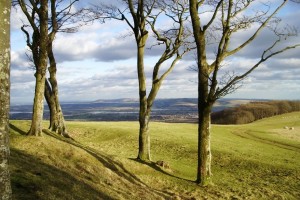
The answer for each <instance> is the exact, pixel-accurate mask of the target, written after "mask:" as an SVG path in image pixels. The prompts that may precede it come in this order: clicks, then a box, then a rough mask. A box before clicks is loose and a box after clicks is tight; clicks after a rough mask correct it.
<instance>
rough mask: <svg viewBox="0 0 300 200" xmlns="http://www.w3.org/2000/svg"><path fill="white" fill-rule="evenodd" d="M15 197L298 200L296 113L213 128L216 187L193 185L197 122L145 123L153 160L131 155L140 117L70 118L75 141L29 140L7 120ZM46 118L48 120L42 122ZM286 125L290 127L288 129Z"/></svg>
mask: <svg viewBox="0 0 300 200" xmlns="http://www.w3.org/2000/svg"><path fill="white" fill-rule="evenodd" d="M11 124H12V129H11V161H10V166H11V176H12V186H13V198H14V199H76V200H79V199H91V200H94V199H299V197H300V167H299V166H300V113H299V112H295V113H290V114H286V115H281V116H276V117H273V118H268V119H263V120H260V121H257V122H255V123H252V124H248V125H234V126H233V125H231V126H224V125H214V126H212V153H213V165H212V170H213V182H214V185H213V186H209V187H206V188H202V187H199V186H197V185H196V184H195V183H194V180H195V177H196V163H197V160H196V158H197V125H195V124H171V123H170V124H168V123H159V122H155V123H154V122H152V123H151V124H150V132H151V142H152V143H151V149H152V152H151V153H152V160H153V161H157V160H164V161H166V162H168V163H169V165H170V169H166V170H164V169H161V168H159V167H157V166H155V165H154V164H151V163H149V164H143V163H140V162H137V161H136V160H135V158H136V156H137V151H138V143H137V139H138V123H137V122H68V123H67V126H68V131H69V132H70V135H71V136H72V137H73V138H74V141H73V140H70V139H64V138H60V137H57V136H55V135H52V134H44V136H43V137H27V136H24V135H23V134H24V133H25V132H26V131H27V130H28V128H29V125H30V122H29V121H11ZM46 126H47V123H46V122H45V127H46ZM284 126H289V127H294V128H295V129H294V130H285V129H283V127H284Z"/></svg>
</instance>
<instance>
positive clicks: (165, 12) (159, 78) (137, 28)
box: [96, 0, 190, 161]
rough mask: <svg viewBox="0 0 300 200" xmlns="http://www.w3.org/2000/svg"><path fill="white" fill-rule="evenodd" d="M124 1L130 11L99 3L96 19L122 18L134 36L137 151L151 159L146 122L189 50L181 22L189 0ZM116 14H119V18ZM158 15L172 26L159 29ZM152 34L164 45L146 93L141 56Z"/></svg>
mask: <svg viewBox="0 0 300 200" xmlns="http://www.w3.org/2000/svg"><path fill="white" fill-rule="evenodd" d="M123 2H125V4H126V7H127V8H128V9H126V10H125V11H127V10H129V13H125V11H124V12H121V11H120V9H117V8H113V7H111V6H109V7H106V8H108V9H107V10H105V9H104V10H103V8H104V6H101V7H100V12H98V13H100V16H98V18H101V19H105V18H106V17H107V18H115V19H118V20H123V21H125V22H126V23H127V25H128V26H129V27H130V29H131V30H132V32H133V35H134V37H135V42H136V48H137V75H138V84H139V103H140V109H139V125H140V128H139V151H138V156H137V158H138V159H139V160H143V161H150V160H151V155H150V133H149V121H150V115H151V109H152V105H153V102H154V100H155V98H156V96H157V93H158V91H159V89H160V87H161V85H162V82H163V81H164V79H165V78H166V77H167V75H168V74H169V73H170V72H171V71H172V70H173V68H174V66H175V65H176V63H177V62H178V60H180V59H181V58H182V56H183V55H184V54H185V53H186V52H188V51H189V50H190V47H189V43H188V42H187V40H186V38H187V37H188V36H189V34H188V33H187V31H185V28H186V27H185V23H184V22H185V21H186V20H187V19H188V16H187V13H188V3H187V1H186V0H164V1H157V0H152V1H144V0H138V1H133V0H123ZM105 14H106V17H105ZM107 14H108V15H107ZM119 15H121V16H120V17H119ZM160 17H164V18H165V19H166V18H168V19H169V20H171V21H172V24H173V25H172V26H170V27H163V28H160V29H159V27H158V26H157V21H158V20H159V18H160ZM96 18H97V17H96ZM151 33H152V34H153V36H154V37H155V38H156V41H157V42H156V43H155V44H154V46H155V45H160V46H163V48H162V53H161V55H160V56H159V58H158V60H157V62H156V64H155V65H154V66H153V75H152V85H151V88H150V92H149V93H148V94H147V91H146V73H145V61H144V57H145V49H146V47H147V41H148V38H149V35H150V34H151ZM168 60H170V61H171V64H170V65H169V66H168V68H167V69H166V70H165V71H162V70H161V66H162V65H163V64H164V63H166V61H168Z"/></svg>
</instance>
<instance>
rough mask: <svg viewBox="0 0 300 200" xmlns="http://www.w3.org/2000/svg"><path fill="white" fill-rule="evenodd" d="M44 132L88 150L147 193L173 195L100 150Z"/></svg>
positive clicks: (161, 195) (157, 195)
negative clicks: (150, 184) (145, 180)
mask: <svg viewBox="0 0 300 200" xmlns="http://www.w3.org/2000/svg"><path fill="white" fill-rule="evenodd" d="M43 132H44V133H45V134H47V135H49V136H51V137H54V138H56V139H58V140H60V141H63V142H66V143H68V144H71V145H73V146H75V147H78V148H80V149H82V150H84V151H85V152H87V153H88V154H90V155H91V156H93V157H94V158H96V159H97V160H98V161H99V162H100V163H102V164H103V165H104V166H105V167H106V168H109V169H110V170H112V172H114V173H115V174H116V175H118V176H119V177H122V178H123V179H125V180H127V181H128V182H130V183H131V184H133V185H136V186H138V187H142V188H143V190H144V192H145V193H147V194H152V196H154V197H155V196H156V198H157V197H160V198H164V199H166V198H170V196H172V195H173V193H168V192H166V191H160V190H156V189H153V188H151V187H150V186H149V185H147V184H145V183H144V182H143V181H142V180H141V179H139V178H138V177H137V176H136V175H134V174H133V173H131V172H130V171H128V170H127V169H126V168H125V167H124V165H123V164H122V163H120V162H118V161H115V160H113V159H111V158H110V157H109V156H108V155H105V154H104V153H103V152H99V151H97V150H95V149H92V148H90V147H87V146H84V145H83V144H81V143H79V142H77V141H76V140H74V139H67V138H64V137H62V136H59V135H57V134H54V133H52V132H51V131H49V130H47V129H44V130H43ZM127 192H130V191H127Z"/></svg>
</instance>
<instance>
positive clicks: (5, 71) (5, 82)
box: [0, 0, 12, 200]
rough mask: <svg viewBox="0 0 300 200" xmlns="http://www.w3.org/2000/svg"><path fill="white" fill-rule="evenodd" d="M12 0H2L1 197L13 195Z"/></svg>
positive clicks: (0, 86) (0, 77)
mask: <svg viewBox="0 0 300 200" xmlns="http://www.w3.org/2000/svg"><path fill="white" fill-rule="evenodd" d="M9 79H10V1H8V0H0V199H2V200H9V199H11V198H12V196H11V184H10V175H9V170H8V159H9V154H10V151H9V105H10V81H9Z"/></svg>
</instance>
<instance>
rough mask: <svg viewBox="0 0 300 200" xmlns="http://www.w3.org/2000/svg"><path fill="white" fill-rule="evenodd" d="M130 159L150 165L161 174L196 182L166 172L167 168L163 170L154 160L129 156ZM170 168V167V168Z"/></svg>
mask: <svg viewBox="0 0 300 200" xmlns="http://www.w3.org/2000/svg"><path fill="white" fill-rule="evenodd" d="M129 159H130V160H133V161H135V162H138V163H140V164H144V165H147V166H148V167H151V168H152V169H154V170H156V171H158V172H160V173H162V174H165V175H167V176H170V177H172V178H176V179H179V180H184V181H189V182H196V181H193V180H190V179H186V178H181V177H179V176H175V175H174V174H172V173H171V172H168V171H167V170H164V169H163V168H162V167H160V166H158V165H157V164H156V163H155V162H153V161H150V162H145V161H142V160H140V159H137V158H129ZM170 170H172V169H170Z"/></svg>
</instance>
